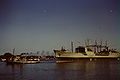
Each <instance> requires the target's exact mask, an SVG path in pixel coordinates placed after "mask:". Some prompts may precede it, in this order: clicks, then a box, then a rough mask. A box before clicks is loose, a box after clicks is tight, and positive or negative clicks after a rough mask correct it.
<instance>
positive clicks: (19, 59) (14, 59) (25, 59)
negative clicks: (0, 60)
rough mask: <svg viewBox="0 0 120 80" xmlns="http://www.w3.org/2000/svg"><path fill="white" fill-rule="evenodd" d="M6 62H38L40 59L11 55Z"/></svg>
mask: <svg viewBox="0 0 120 80" xmlns="http://www.w3.org/2000/svg"><path fill="white" fill-rule="evenodd" d="M7 63H13V64H14V63H17V64H33V63H40V59H39V58H38V57H33V56H13V57H11V58H10V59H9V60H8V61H7Z"/></svg>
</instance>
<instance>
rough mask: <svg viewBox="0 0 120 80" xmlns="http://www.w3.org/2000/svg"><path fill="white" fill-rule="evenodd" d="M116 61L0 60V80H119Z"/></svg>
mask: <svg viewBox="0 0 120 80" xmlns="http://www.w3.org/2000/svg"><path fill="white" fill-rule="evenodd" d="M119 63H120V62H118V61H80V62H74V63H39V64H14V65H13V64H6V63H1V62H0V65H1V66H0V80H107V79H109V80H119V77H118V76H119V75H120V74H119V71H120V69H119V67H120V64H119Z"/></svg>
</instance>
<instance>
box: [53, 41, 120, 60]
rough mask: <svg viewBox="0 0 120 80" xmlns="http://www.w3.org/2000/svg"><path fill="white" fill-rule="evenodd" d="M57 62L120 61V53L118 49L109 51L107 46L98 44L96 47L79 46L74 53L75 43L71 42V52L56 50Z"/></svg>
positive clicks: (62, 49)
mask: <svg viewBox="0 0 120 80" xmlns="http://www.w3.org/2000/svg"><path fill="white" fill-rule="evenodd" d="M54 53H55V58H56V61H76V60H83V59H84V60H85V59H88V60H90V61H91V60H96V59H99V60H103V59H110V60H111V59H116V60H119V59H120V53H119V52H118V51H117V50H116V49H109V47H108V46H107V42H106V45H104V46H103V45H102V43H101V44H99V45H98V44H97V42H96V41H95V44H94V45H89V44H88V45H85V46H78V47H76V48H75V51H73V42H71V51H68V50H66V49H64V48H63V47H62V48H61V50H54Z"/></svg>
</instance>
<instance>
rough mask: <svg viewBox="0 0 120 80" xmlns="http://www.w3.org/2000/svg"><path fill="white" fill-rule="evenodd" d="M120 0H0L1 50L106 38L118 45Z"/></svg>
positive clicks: (27, 49) (67, 45)
mask: <svg viewBox="0 0 120 80" xmlns="http://www.w3.org/2000/svg"><path fill="white" fill-rule="evenodd" d="M118 10H119V0H0V54H4V53H5V52H12V49H13V48H16V53H17V54H19V53H21V52H36V51H42V50H45V51H50V52H52V51H53V49H59V48H61V46H64V47H65V48H67V49H70V42H71V41H73V42H74V44H75V47H76V46H77V45H84V40H86V39H91V40H98V41H99V40H103V41H105V40H107V41H108V42H109V46H112V47H115V48H119V39H118V38H119V34H120V32H119V28H118V27H119V24H118V23H119V22H118V21H119V20H118V19H119V18H118V16H119V13H118V12H119V11H118Z"/></svg>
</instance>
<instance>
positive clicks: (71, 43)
mask: <svg viewBox="0 0 120 80" xmlns="http://www.w3.org/2000/svg"><path fill="white" fill-rule="evenodd" d="M71 51H72V52H73V42H72V41H71Z"/></svg>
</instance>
